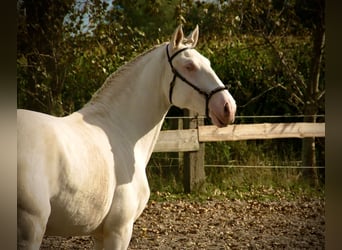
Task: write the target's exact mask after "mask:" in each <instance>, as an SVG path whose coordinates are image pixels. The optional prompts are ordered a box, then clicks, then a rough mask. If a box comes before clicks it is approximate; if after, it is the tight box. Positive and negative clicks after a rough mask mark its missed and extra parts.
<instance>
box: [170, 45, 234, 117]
mask: <svg viewBox="0 0 342 250" xmlns="http://www.w3.org/2000/svg"><path fill="white" fill-rule="evenodd" d="M187 49H191V48H188V47H186V48H183V49H180V50H178V51H177V52H176V53H174V54H173V55H172V56H170V54H169V44H168V45H167V46H166V54H167V59H168V62H169V64H170V67H171V70H172V73H173V78H172V81H171V82H170V89H169V101H170V103H171V104H172V94H173V89H174V87H175V85H176V78H177V77H178V78H179V79H181V80H182V81H183V82H185V83H186V84H188V85H189V86H190V87H192V88H193V89H194V90H196V91H197V92H198V93H199V94H201V95H203V96H204V97H205V100H206V104H205V113H206V116H207V117H209V106H208V105H209V101H210V98H211V97H212V96H213V95H214V94H216V93H217V92H220V91H222V90H226V89H228V87H227V86H226V85H225V86H223V87H221V86H219V87H217V88H215V89H214V90H212V91H210V92H209V93H207V92H205V91H203V90H202V89H200V88H199V87H197V86H196V85H194V84H192V83H191V82H189V81H188V80H187V79H186V78H185V77H183V76H182V75H181V74H180V73H179V72H178V71H177V70H176V69H175V68H174V67H173V64H172V60H173V59H174V58H175V57H176V56H177V55H178V54H180V53H181V52H183V51H185V50H187Z"/></svg>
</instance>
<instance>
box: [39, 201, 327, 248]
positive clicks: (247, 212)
mask: <svg viewBox="0 0 342 250" xmlns="http://www.w3.org/2000/svg"><path fill="white" fill-rule="evenodd" d="M324 210H325V201H324V199H322V198H305V197H302V198H298V199H295V200H291V201H287V200H284V199H281V200H278V201H258V200H253V199H247V200H239V199H233V200H228V199H208V200H206V201H190V200H184V199H181V200H172V201H153V200H150V201H149V203H148V205H147V207H146V209H145V210H144V212H143V214H142V215H141V216H140V217H139V219H138V220H137V221H136V223H135V225H134V231H133V236H132V239H131V243H130V245H129V249H131V250H133V249H163V250H167V249H324V248H325V247H324V243H325V237H324V231H325V216H324ZM92 247H93V243H92V241H91V238H90V237H68V238H62V237H45V238H44V240H43V244H42V246H41V249H92Z"/></svg>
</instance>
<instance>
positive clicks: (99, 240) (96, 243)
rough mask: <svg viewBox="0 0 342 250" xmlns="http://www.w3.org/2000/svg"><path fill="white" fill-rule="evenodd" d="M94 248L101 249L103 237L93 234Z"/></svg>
mask: <svg viewBox="0 0 342 250" xmlns="http://www.w3.org/2000/svg"><path fill="white" fill-rule="evenodd" d="M92 238H93V242H94V249H95V250H102V249H103V237H99V236H93V237H92Z"/></svg>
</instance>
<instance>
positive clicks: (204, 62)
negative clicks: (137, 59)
mask: <svg viewBox="0 0 342 250" xmlns="http://www.w3.org/2000/svg"><path fill="white" fill-rule="evenodd" d="M198 34H199V29H198V26H196V28H195V29H194V30H193V31H192V32H191V33H190V35H189V36H188V37H184V33H183V29H182V26H181V25H180V26H178V28H177V29H176V31H175V32H174V33H173V35H172V39H171V41H170V43H169V44H168V45H167V47H166V53H167V57H168V61H169V64H170V67H171V70H172V72H173V74H174V76H173V79H172V81H171V83H170V88H169V101H170V103H171V104H174V105H176V106H178V107H181V108H187V109H190V110H193V111H195V112H197V113H199V114H203V115H204V114H206V115H207V116H209V117H210V118H211V120H212V122H213V123H214V124H215V125H216V126H218V127H224V126H227V125H228V124H229V123H232V122H234V118H235V112H236V103H235V100H234V98H233V97H232V96H231V94H230V93H229V91H228V89H227V87H226V86H225V85H224V84H223V83H222V81H221V80H220V79H219V77H218V76H217V75H216V73H215V72H214V70H213V69H212V68H211V66H210V61H209V60H208V59H207V58H206V57H204V56H203V55H201V54H200V53H199V52H198V51H196V50H195V49H194V48H195V46H196V44H197V41H198Z"/></svg>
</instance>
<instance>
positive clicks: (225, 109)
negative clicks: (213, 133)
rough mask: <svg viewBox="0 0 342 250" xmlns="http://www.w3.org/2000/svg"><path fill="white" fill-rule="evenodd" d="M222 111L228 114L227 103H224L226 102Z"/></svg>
mask: <svg viewBox="0 0 342 250" xmlns="http://www.w3.org/2000/svg"><path fill="white" fill-rule="evenodd" d="M224 113H225V114H229V107H228V103H226V104H225V105H224Z"/></svg>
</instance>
